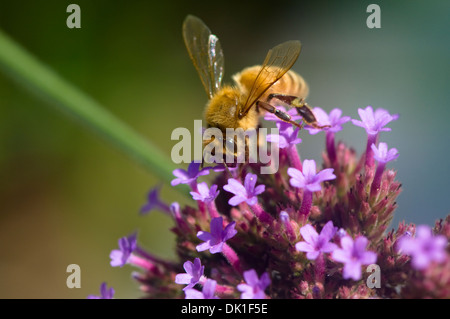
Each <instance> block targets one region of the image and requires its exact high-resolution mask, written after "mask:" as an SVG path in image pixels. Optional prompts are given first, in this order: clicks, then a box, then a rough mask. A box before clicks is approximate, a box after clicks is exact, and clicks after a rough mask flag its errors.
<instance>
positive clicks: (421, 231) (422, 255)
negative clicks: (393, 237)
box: [397, 225, 447, 270]
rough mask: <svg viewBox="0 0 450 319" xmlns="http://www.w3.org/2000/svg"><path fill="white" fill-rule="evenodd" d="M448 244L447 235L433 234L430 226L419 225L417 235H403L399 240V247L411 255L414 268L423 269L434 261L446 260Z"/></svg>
mask: <svg viewBox="0 0 450 319" xmlns="http://www.w3.org/2000/svg"><path fill="white" fill-rule="evenodd" d="M446 246H447V238H446V237H445V236H443V235H439V236H433V234H432V231H431V228H430V227H429V226H427V225H419V226H417V228H416V237H415V238H413V237H409V236H403V237H402V238H400V239H399V241H398V244H397V249H398V250H400V251H401V252H403V253H405V254H407V255H411V256H412V261H411V263H412V266H413V268H414V269H417V270H422V269H425V268H427V267H428V265H429V264H430V263H431V262H433V261H436V262H438V263H439V262H442V261H444V260H445V258H446V252H445V248H446Z"/></svg>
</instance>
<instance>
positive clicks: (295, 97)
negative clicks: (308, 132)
mask: <svg viewBox="0 0 450 319" xmlns="http://www.w3.org/2000/svg"><path fill="white" fill-rule="evenodd" d="M183 38H184V42H185V44H186V48H187V51H188V53H189V57H190V58H191V60H192V62H193V64H194V66H195V68H196V69H197V72H198V74H199V75H200V80H201V82H202V84H203V86H204V88H205V90H206V93H207V95H208V97H209V101H208V103H207V105H206V108H205V112H204V118H205V121H206V124H207V126H208V127H216V128H219V129H220V130H221V131H222V132H223V133H224V136H226V135H225V132H226V129H227V128H233V129H237V128H242V129H243V130H248V129H256V128H257V127H258V125H259V117H260V116H261V115H262V114H263V113H264V112H270V113H272V114H274V115H275V116H277V117H278V118H279V119H281V120H283V121H285V122H288V123H291V124H292V125H295V126H297V127H300V128H301V125H300V124H299V123H297V122H295V121H293V120H292V119H291V116H290V115H289V114H288V113H286V112H283V111H282V110H280V109H277V108H276V107H274V106H273V105H271V104H270V103H269V102H270V101H271V100H272V99H278V100H279V101H281V102H283V103H284V104H287V105H288V106H290V107H295V108H296V109H297V111H298V113H299V115H301V116H302V117H303V119H304V122H306V123H307V124H308V125H311V126H314V127H316V128H322V126H320V125H318V123H317V121H316V118H315V116H314V114H313V112H312V110H311V109H310V108H309V106H308V105H307V104H306V103H305V102H304V98H306V96H307V95H308V91H309V88H308V85H307V84H306V82H305V80H304V79H303V78H302V77H301V76H300V75H299V74H297V73H296V72H294V71H292V70H290V69H291V67H292V66H293V65H294V63H295V61H296V60H297V58H298V56H299V54H300V50H301V44H300V42H299V41H287V42H284V43H281V44H279V45H277V46H275V47H274V48H272V49H271V50H269V52H268V53H267V56H266V58H265V60H264V62H263V64H262V65H256V66H253V67H248V68H245V69H244V70H242V71H241V72H239V73H237V74H235V75H234V76H233V77H232V79H233V81H234V82H235V83H234V85H233V86H231V85H222V79H223V74H224V55H223V51H222V47H221V44H220V42H219V39H218V38H217V37H216V36H215V35H214V34H212V33H211V31H210V29H209V28H208V27H207V26H206V25H205V23H203V21H202V20H200V19H199V18H197V17H195V16H192V15H188V16H187V17H186V19H185V20H184V23H183ZM281 93H282V94H281ZM204 142H205V144H207V143H209V142H210V141H204Z"/></svg>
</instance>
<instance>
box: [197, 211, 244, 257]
mask: <svg viewBox="0 0 450 319" xmlns="http://www.w3.org/2000/svg"><path fill="white" fill-rule="evenodd" d="M235 225H236V222H234V221H233V222H231V223H229V224H228V225H227V226H226V227H225V229H224V228H223V218H222V217H216V218H213V219H212V220H211V226H210V228H211V232H210V233H209V232H206V231H199V232H198V233H197V237H198V238H199V239H201V240H203V241H204V243H202V244H200V245H197V247H196V248H197V251H204V250H207V249H209V252H210V253H211V254H216V253H220V252H222V247H223V245H224V244H225V242H226V241H227V240H228V239H230V238H232V237H233V236H234V235H236V234H237V230H235V229H234V226H235Z"/></svg>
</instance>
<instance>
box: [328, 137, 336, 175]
mask: <svg viewBox="0 0 450 319" xmlns="http://www.w3.org/2000/svg"><path fill="white" fill-rule="evenodd" d="M326 147H327V153H328V158H329V159H330V163H331V167H334V165H335V164H336V147H335V145H334V133H333V132H330V131H327V133H326Z"/></svg>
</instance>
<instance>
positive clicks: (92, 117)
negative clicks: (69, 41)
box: [0, 30, 189, 196]
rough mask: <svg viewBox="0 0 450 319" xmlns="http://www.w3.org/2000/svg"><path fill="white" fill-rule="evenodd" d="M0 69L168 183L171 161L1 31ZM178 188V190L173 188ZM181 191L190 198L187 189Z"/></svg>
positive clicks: (171, 168) (170, 174)
mask: <svg viewBox="0 0 450 319" xmlns="http://www.w3.org/2000/svg"><path fill="white" fill-rule="evenodd" d="M0 69H2V70H3V72H4V73H6V74H7V75H9V76H10V77H11V78H13V79H14V80H16V81H17V83H18V84H20V85H21V86H23V87H25V88H27V89H29V90H30V91H31V92H33V93H35V94H36V95H37V96H38V97H39V98H42V99H44V100H45V101H49V102H52V103H51V104H53V105H54V106H56V108H58V109H60V110H61V111H63V112H64V113H65V114H66V115H69V116H70V117H72V118H74V119H76V120H78V121H79V122H80V123H81V124H83V125H84V126H85V127H87V128H89V129H91V130H92V131H93V132H95V133H96V134H98V135H99V136H101V137H103V138H104V139H105V140H107V141H108V142H110V143H111V144H112V145H113V146H114V147H116V148H117V149H119V150H120V151H122V152H123V153H124V154H125V155H127V156H128V157H130V158H131V159H132V160H134V161H135V162H137V163H139V164H141V165H143V166H144V167H145V168H147V169H148V170H149V171H150V172H152V173H154V174H155V175H157V176H158V177H159V178H161V179H162V180H163V181H165V182H168V183H170V181H171V180H172V179H173V175H172V171H173V169H174V168H175V167H174V165H173V163H172V161H171V160H170V158H168V157H167V156H166V155H165V154H164V153H162V152H161V150H159V149H158V148H157V147H156V146H155V145H153V144H152V143H151V142H150V141H149V140H147V139H145V138H144V137H142V136H141V135H139V134H138V133H136V132H135V131H134V130H133V129H132V128H131V127H129V126H128V125H127V124H125V123H124V122H122V121H120V120H119V119H117V118H116V117H115V116H114V115H113V114H111V113H110V112H109V111H108V110H107V109H105V108H104V107H103V106H102V105H100V104H99V103H98V102H96V101H95V100H93V99H92V98H91V97H89V96H87V95H86V94H84V93H83V92H82V91H80V90H79V89H78V88H76V87H75V86H73V85H71V84H70V83H68V82H67V81H65V80H64V79H63V78H62V77H60V76H59V75H58V74H57V73H55V72H53V71H52V70H51V69H50V68H48V67H47V66H46V65H44V64H43V63H41V62H40V61H38V60H37V59H36V58H35V57H34V56H33V55H31V54H30V53H28V52H27V51H26V50H25V49H23V48H22V47H21V46H20V45H18V44H17V43H15V42H14V40H12V39H10V38H9V37H8V36H7V35H6V34H5V33H3V32H2V31H1V30H0ZM175 189H177V188H175ZM180 191H181V192H182V193H183V194H185V195H187V196H189V193H188V191H187V188H183V187H182V188H181V189H180Z"/></svg>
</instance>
